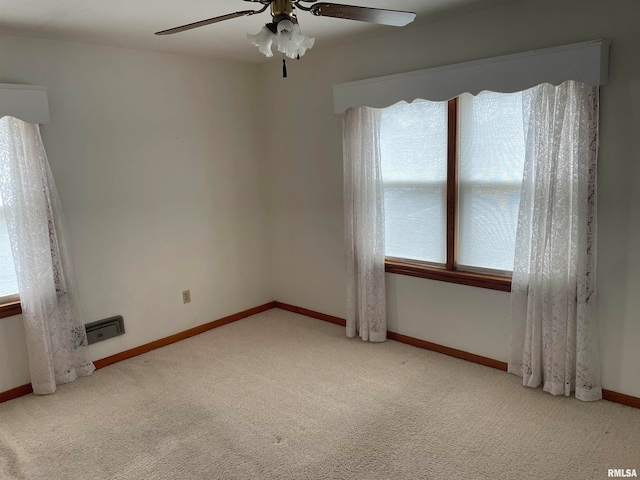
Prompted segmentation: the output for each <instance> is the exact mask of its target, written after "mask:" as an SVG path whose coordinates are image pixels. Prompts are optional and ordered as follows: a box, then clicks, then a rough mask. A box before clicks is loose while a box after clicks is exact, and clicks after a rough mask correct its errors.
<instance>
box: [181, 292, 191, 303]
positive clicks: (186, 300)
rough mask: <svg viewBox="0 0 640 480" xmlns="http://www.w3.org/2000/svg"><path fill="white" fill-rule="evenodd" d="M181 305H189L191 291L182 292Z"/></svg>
mask: <svg viewBox="0 0 640 480" xmlns="http://www.w3.org/2000/svg"><path fill="white" fill-rule="evenodd" d="M182 303H191V290H185V291H184V292H182Z"/></svg>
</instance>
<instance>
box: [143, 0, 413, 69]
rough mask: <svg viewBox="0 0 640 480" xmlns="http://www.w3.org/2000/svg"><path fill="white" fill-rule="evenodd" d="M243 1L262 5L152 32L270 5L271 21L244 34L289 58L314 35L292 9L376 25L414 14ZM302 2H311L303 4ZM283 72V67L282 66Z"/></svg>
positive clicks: (288, 0) (296, 0)
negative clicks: (306, 32)
mask: <svg viewBox="0 0 640 480" xmlns="http://www.w3.org/2000/svg"><path fill="white" fill-rule="evenodd" d="M244 1H245V2H251V3H259V4H261V5H262V8H260V9H259V10H243V11H240V12H235V13H229V14H227V15H222V16H219V17H213V18H209V19H207V20H201V21H199V22H194V23H189V24H187V25H182V26H180V27H175V28H170V29H168V30H162V31H160V32H156V35H171V34H174V33H180V32H184V31H187V30H191V29H193V28H198V27H203V26H205V25H211V24H213V23H218V22H222V21H225V20H231V19H233V18H238V17H247V16H250V15H255V14H257V13H262V12H264V11H266V10H267V8H271V17H272V21H271V22H270V23H267V24H266V25H265V27H263V29H262V30H261V31H260V33H258V34H257V35H247V37H248V38H249V40H250V41H251V42H252V43H253V44H254V45H255V46H257V47H258V49H259V50H260V51H261V52H262V53H264V54H265V55H266V56H267V57H271V56H273V53H272V52H271V47H272V45H273V44H274V43H275V44H276V46H277V47H278V51H280V52H282V53H283V54H284V55H285V56H287V57H289V58H298V59H299V58H300V57H301V56H302V55H304V53H305V52H306V50H307V49H309V48H311V47H312V46H313V44H314V42H315V39H313V38H308V37H305V36H304V35H302V33H301V32H300V27H299V25H298V19H297V16H296V10H297V9H299V10H302V11H305V12H309V13H311V14H312V15H315V16H317V17H333V18H344V19H348V20H358V21H361V22H368V23H376V24H379V25H390V26H394V27H404V26H405V25H408V24H409V23H411V22H413V20H414V19H415V18H416V14H415V13H413V12H403V11H399V10H386V9H382V8H370V7H357V6H353V5H339V4H336V3H327V2H318V3H316V1H317V0H244ZM302 3H313V4H314V5H311V6H308V7H307V6H305V5H303V4H302ZM285 76H286V70H285Z"/></svg>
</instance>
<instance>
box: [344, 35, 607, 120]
mask: <svg viewBox="0 0 640 480" xmlns="http://www.w3.org/2000/svg"><path fill="white" fill-rule="evenodd" d="M609 44H610V42H609V41H608V40H593V41H589V42H582V43H575V44H571V45H564V46H560V47H553V48H546V49H540V50H533V51H529V52H523V53H516V54H512V55H504V56H500V57H493V58H488V59H483V60H475V61H472V62H465V63H458V64H455V65H449V66H444V67H437V68H430V69H427V70H419V71H416V72H409V73H402V74H399V75H390V76H386V77H378V78H372V79H368V80H361V81H357V82H350V83H343V84H339V85H334V86H333V101H334V112H335V113H337V114H341V113H343V112H345V111H346V110H348V109H349V108H356V107H362V106H367V107H374V108H385V107H388V106H390V105H394V104H396V103H398V102H401V101H406V102H412V101H414V100H417V99H423V100H431V101H435V102H440V101H445V100H450V99H451V98H454V97H457V96H459V95H461V94H463V93H471V94H473V95H476V94H478V93H480V92H482V91H484V90H490V91H493V92H501V93H513V92H520V91H523V90H527V89H529V88H531V87H535V86H536V85H540V84H541V83H551V84H553V85H560V84H561V83H563V82H565V81H567V80H575V81H579V82H582V83H586V84H588V85H591V86H593V87H595V86H599V85H606V84H607V83H608V80H609V78H608V77H609V76H608V72H609Z"/></svg>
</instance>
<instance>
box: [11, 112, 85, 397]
mask: <svg viewBox="0 0 640 480" xmlns="http://www.w3.org/2000/svg"><path fill="white" fill-rule="evenodd" d="M0 194H1V195H2V201H3V203H4V208H5V212H6V216H7V225H8V230H9V238H10V241H11V250H12V253H13V258H14V263H15V266H16V275H17V278H18V290H19V293H20V301H21V304H22V316H23V318H24V325H25V331H26V336H27V347H28V351H29V366H30V370H31V383H32V385H33V391H34V393H37V394H47V393H53V392H54V391H55V389H56V385H59V384H63V383H68V382H71V381H73V380H75V379H76V378H77V377H79V376H85V375H90V374H91V373H92V372H93V371H94V366H93V364H92V363H91V361H90V359H89V355H88V351H87V350H88V349H87V347H86V345H87V337H86V333H85V329H84V325H83V324H82V322H81V321H80V318H79V316H78V310H77V303H76V302H77V293H76V282H75V278H74V274H73V268H72V266H71V262H70V259H69V256H68V253H67V248H66V241H65V234H64V230H63V223H64V220H63V218H62V211H61V208H60V202H59V200H58V195H57V192H56V187H55V184H54V182H53V177H52V175H51V171H50V169H49V163H48V161H47V156H46V153H45V150H44V146H43V144H42V139H41V137H40V129H39V126H38V125H35V124H29V123H25V122H23V121H22V120H18V119H16V118H12V117H4V118H2V119H0Z"/></svg>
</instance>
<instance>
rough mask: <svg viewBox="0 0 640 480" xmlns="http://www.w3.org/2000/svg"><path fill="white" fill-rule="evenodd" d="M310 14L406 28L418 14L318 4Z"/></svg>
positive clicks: (334, 4) (312, 8)
mask: <svg viewBox="0 0 640 480" xmlns="http://www.w3.org/2000/svg"><path fill="white" fill-rule="evenodd" d="M310 12H311V13H312V14H314V15H316V16H318V17H335V18H346V19H349V20H358V21H360V22H369V23H377V24H380V25H391V26H392V27H404V26H405V25H408V24H409V23H411V22H413V20H414V19H415V18H416V14H415V13H413V12H401V11H399V10H384V9H382V8H369V7H355V6H352V5H338V4H336V3H325V2H322V3H316V4H315V5H313V6H312V7H311V8H310Z"/></svg>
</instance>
